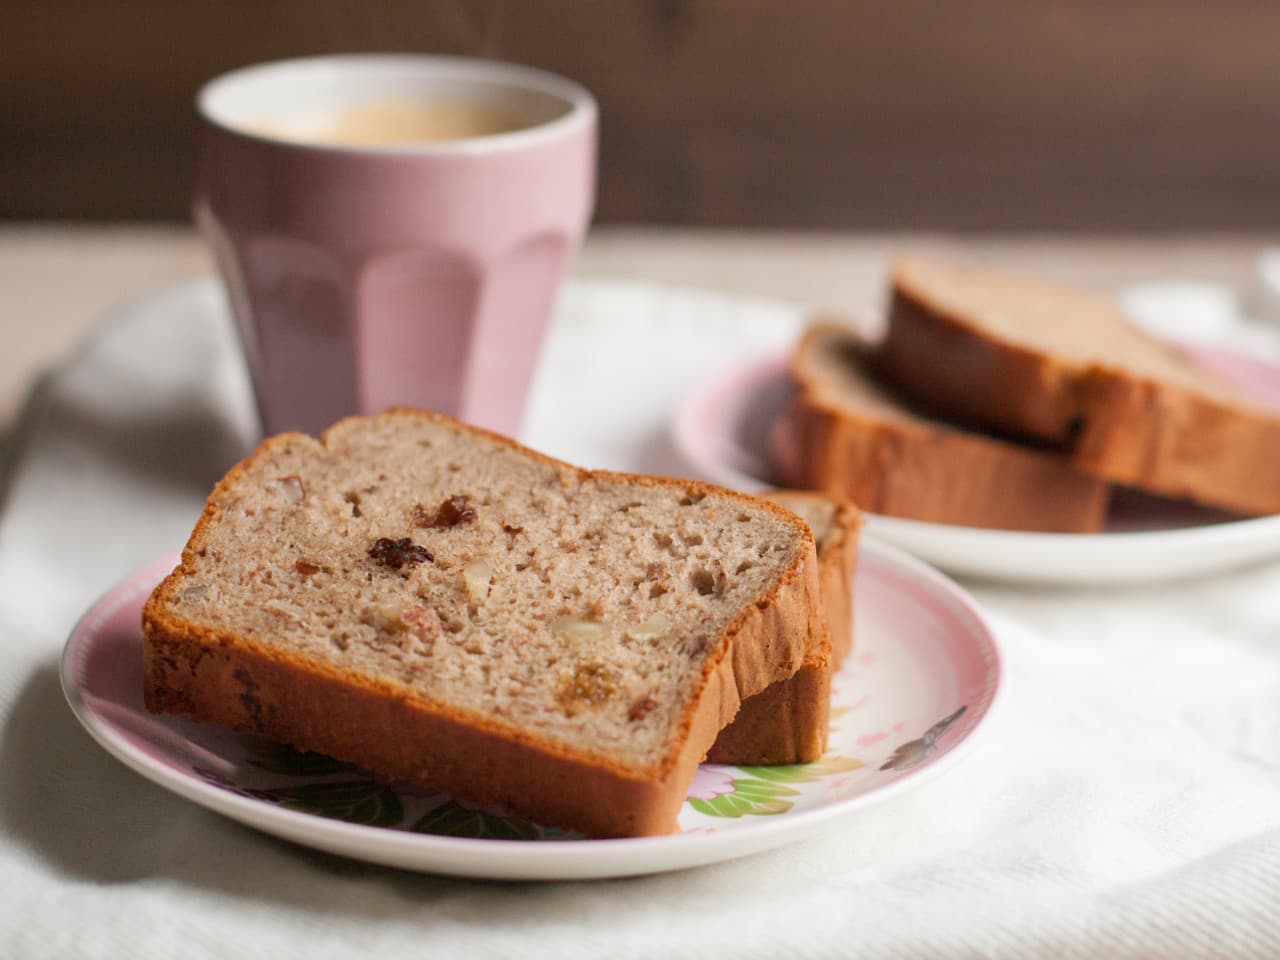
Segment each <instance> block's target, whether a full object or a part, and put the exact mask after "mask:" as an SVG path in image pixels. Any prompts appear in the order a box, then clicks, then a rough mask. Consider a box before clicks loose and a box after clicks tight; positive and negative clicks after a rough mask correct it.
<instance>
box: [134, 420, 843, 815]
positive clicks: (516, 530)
mask: <svg viewBox="0 0 1280 960" xmlns="http://www.w3.org/2000/svg"><path fill="white" fill-rule="evenodd" d="M824 629H825V626H824V621H823V617H822V614H821V610H820V607H819V594H818V577H817V569H816V558H815V553H814V546H813V538H812V534H811V533H810V531H809V529H808V527H807V526H806V525H805V524H804V522H803V521H802V520H800V519H799V518H798V517H796V516H794V515H793V514H791V513H789V512H788V511H786V510H783V509H782V508H780V507H777V506H775V505H773V504H769V503H766V502H763V501H761V500H758V499H755V498H751V497H746V496H743V495H740V494H734V493H731V492H729V491H725V490H720V489H718V488H714V487H710V486H707V485H703V484H698V483H692V482H678V481H669V480H660V479H655V478H649V477H635V476H626V475H619V474H610V473H600V472H591V471H585V470H579V469H576V468H573V467H570V466H567V465H565V464H563V463H560V462H557V461H555V460H551V459H549V458H547V457H543V456H541V455H539V454H536V453H534V452H532V451H530V450H528V449H526V448H523V447H520V446H518V445H516V444H514V443H512V442H511V441H508V440H506V439H504V438H501V437H497V436H495V435H492V434H489V433H486V432H483V431H479V430H475V429H472V428H469V427H466V426H465V425H463V424H460V423H458V422H456V421H453V420H450V419H448V418H445V417H440V416H435V415H429V414H421V413H415V412H410V411H398V412H393V413H389V414H384V415H382V416H380V417H376V418H354V419H351V420H347V421H343V422H342V423H340V424H338V425H337V426H335V427H334V428H333V429H331V430H330V431H329V432H328V433H326V434H325V436H324V438H323V439H322V440H320V441H317V440H315V439H313V438H311V437H306V436H302V435H300V434H286V435H283V436H280V437H276V438H273V439H271V440H268V441H267V442H266V443H264V444H263V446H262V447H261V448H259V450H258V451H257V452H256V453H255V454H254V455H253V456H252V457H250V458H249V459H248V460H247V461H245V462H244V463H243V464H241V465H240V466H238V467H237V468H235V469H234V470H232V471H231V473H229V474H228V475H227V477H225V478H224V479H223V480H222V482H221V483H219V484H218V486H217V488H216V489H215V490H214V492H213V494H212V495H211V497H210V499H209V502H208V505H207V506H206V508H205V511H204V515H203V517H202V518H201V520H200V522H199V524H198V525H197V526H196V529H195V531H194V532H193V534H192V536H191V539H190V541H189V542H188V544H187V547H186V549H185V550H184V551H183V556H182V562H181V565H180V566H179V567H178V568H177V570H175V571H174V573H173V574H172V575H171V576H169V577H168V578H167V579H166V580H165V581H164V582H163V583H162V584H161V585H160V586H159V587H158V588H157V590H156V591H155V593H154V594H153V595H152V597H151V599H150V600H149V601H148V603H147V605H146V608H145V611H144V638H145V643H144V650H145V665H144V666H145V669H144V676H145V694H146V701H147V705H148V707H149V708H150V709H152V710H154V711H160V712H170V713H181V714H187V715H189V716H191V717H193V718H195V719H196V720H203V721H213V722H217V723H223V724H228V725H231V726H234V727H237V728H240V729H246V730H251V731H254V732H257V733H260V734H264V735H266V736H268V737H271V738H274V739H277V740H280V741H283V742H285V743H289V744H292V745H293V746H295V747H298V748H300V749H307V750H316V751H320V752H323V753H327V754H330V755H332V756H334V757H338V758H340V759H343V760H347V761H350V762H353V763H357V764H360V765H362V766H365V767H368V768H370V769H373V770H376V771H380V772H383V773H386V774H390V775H392V776H396V777H402V778H405V779H408V780H412V781H415V782H419V783H423V784H426V785H428V786H431V787H435V788H437V789H441V790H444V791H447V792H450V793H452V794H454V795H456V796H458V797H460V798H463V799H467V800H471V801H474V802H478V803H484V804H496V805H500V806H503V807H506V808H508V809H509V810H511V811H512V812H514V813H516V814H518V815H521V816H524V817H527V818H529V819H532V820H535V821H538V822H542V823H546V824H550V825H557V826H562V827H566V828H570V829H575V830H580V831H582V832H584V833H586V834H588V835H591V836H599V837H607V836H634V835H644V834H655V833H665V832H669V831H671V830H673V829H675V827H676V816H677V813H678V812H679V810H680V807H681V805H682V803H683V800H684V796H685V792H686V790H687V788H688V785H689V782H690V780H691V778H692V776H693V772H694V770H695V769H696V767H697V764H698V762H699V760H700V759H701V758H702V757H703V755H704V754H705V753H706V751H707V750H708V749H709V748H710V747H711V745H712V743H713V742H714V740H715V738H716V736H717V734H718V732H719V731H720V729H721V728H722V727H723V726H725V725H726V724H727V723H728V722H729V721H730V720H731V719H732V718H733V717H734V715H735V714H736V713H737V711H738V708H739V705H740V703H741V701H742V700H743V699H744V698H746V697H750V696H753V695H755V694H758V693H760V692H761V691H763V690H765V689H766V688H767V687H769V686H770V684H772V683H774V682H776V681H778V680H782V679H786V678H788V677H791V676H792V675H793V674H794V673H795V671H796V670H797V669H798V668H799V667H800V666H801V664H802V662H803V661H804V659H805V657H806V656H807V655H808V652H809V650H810V649H811V647H812V645H813V642H814V637H815V636H819V635H820V634H821V632H822V631H823V630H824Z"/></svg>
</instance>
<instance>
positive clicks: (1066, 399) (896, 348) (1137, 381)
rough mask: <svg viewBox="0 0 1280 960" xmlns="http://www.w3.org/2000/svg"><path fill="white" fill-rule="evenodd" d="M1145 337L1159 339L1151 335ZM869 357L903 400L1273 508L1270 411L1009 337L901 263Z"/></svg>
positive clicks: (1129, 475) (1088, 458)
mask: <svg viewBox="0 0 1280 960" xmlns="http://www.w3.org/2000/svg"><path fill="white" fill-rule="evenodd" d="M1117 322H1119V321H1117ZM1151 349H1152V350H1166V351H1167V350H1168V348H1167V347H1164V346H1163V345H1161V344H1160V343H1159V342H1158V341H1154V340H1152V341H1151ZM877 360H878V363H879V365H880V367H881V369H882V370H883V371H884V372H885V374H886V375H887V376H888V377H889V378H890V379H891V380H893V381H894V382H895V383H896V384H898V385H899V386H900V387H901V388H902V389H903V390H904V391H906V392H907V393H908V394H910V396H911V397H912V398H913V400H916V401H918V402H920V403H922V404H925V405H926V406H927V407H928V408H930V409H933V410H936V411H938V412H940V413H943V414H945V415H946V416H948V417H951V418H954V419H957V420H959V421H962V422H967V423H971V424H975V425H980V426H984V427H987V428H991V429H996V430H1002V431H1005V432H1008V433H1010V434H1013V435H1016V436H1021V437H1027V438H1031V439H1035V440H1038V441H1041V442H1044V443H1048V444H1051V445H1054V446H1056V447H1058V448H1060V449H1062V450H1063V451H1065V452H1066V453H1067V454H1068V456H1069V457H1070V459H1071V462H1072V463H1073V464H1074V465H1075V466H1076V467H1078V468H1079V469H1080V470H1082V471H1085V472H1087V473H1089V474H1091V475H1094V476H1097V477H1100V478H1103V479H1106V480H1109V481H1112V482H1115V483H1122V484H1127V485H1130V486H1135V487H1140V488H1142V489H1144V490H1147V491H1149V492H1152V493H1158V494H1163V495H1165V496H1172V497H1181V498H1186V499H1191V500H1196V501H1198V502H1201V503H1204V504H1208V505H1211V506H1216V507H1221V508H1225V509H1228V510H1235V511H1238V512H1241V513H1275V512H1280V416H1276V415H1275V414H1272V413H1270V412H1269V411H1267V410H1264V409H1262V408H1261V407H1258V406H1255V405H1250V404H1249V403H1247V402H1245V401H1243V400H1241V401H1240V402H1232V401H1231V400H1230V399H1229V398H1225V397H1222V396H1216V395H1214V394H1212V393H1211V392H1208V391H1198V390H1196V389H1194V388H1192V387H1189V386H1186V385H1182V384H1178V383H1175V382H1172V381H1165V380H1162V379H1158V378H1151V377H1143V376H1138V375H1135V374H1133V373H1131V372H1129V371H1126V370H1125V369H1123V368H1122V367H1120V366H1118V365H1117V366H1110V365H1103V364H1089V365H1082V364H1079V363H1072V362H1069V361H1064V360H1061V359H1059V358H1057V357H1055V356H1054V355H1053V354H1052V353H1049V352H1046V351H1044V350H1032V349H1028V348H1026V347H1023V346H1020V345H1018V344H1014V343H1010V342H1008V341H1006V340H1003V339H1001V338H1000V337H999V336H997V335H995V334H993V333H991V332H990V331H988V330H986V329H985V328H984V326H983V324H982V320H981V318H980V317H970V316H965V315H960V314H956V313H954V312H952V311H950V310H948V309H947V307H946V306H945V305H944V304H940V303H937V302H935V301H934V299H933V298H931V296H930V291H929V290H928V289H927V286H926V285H924V284H917V283H914V282H913V281H912V278H911V274H910V271H908V270H904V269H903V268H902V267H901V266H900V267H899V268H898V269H897V270H896V271H895V273H894V291H893V300H892V306H891V309H890V318H889V327H888V332H887V335H886V338H885V340H884V343H883V345H882V346H881V348H880V350H879V352H878V355H877Z"/></svg>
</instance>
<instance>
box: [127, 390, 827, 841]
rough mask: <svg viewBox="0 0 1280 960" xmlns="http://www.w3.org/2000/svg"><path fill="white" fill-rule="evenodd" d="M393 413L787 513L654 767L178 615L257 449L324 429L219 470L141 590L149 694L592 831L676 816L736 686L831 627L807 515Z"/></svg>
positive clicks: (643, 480)
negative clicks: (177, 600) (163, 566)
mask: <svg viewBox="0 0 1280 960" xmlns="http://www.w3.org/2000/svg"><path fill="white" fill-rule="evenodd" d="M387 415H388V414H384V416H387ZM389 415H392V416H415V417H416V416H420V417H426V418H428V419H431V420H433V421H435V422H437V423H443V424H445V425H448V426H451V427H452V428H453V429H456V430H459V431H464V432H467V433H482V434H484V435H486V436H489V437H491V438H494V439H496V440H497V441H498V442H501V443H503V444H505V445H508V446H510V447H511V448H513V449H515V450H517V451H519V452H521V453H522V454H524V455H527V456H529V457H532V458H535V459H538V460H541V461H543V462H545V463H549V464H552V465H554V466H556V467H557V468H559V469H561V470H564V471H569V472H572V473H573V474H575V475H576V476H578V477H579V478H581V479H583V480H588V479H593V478H594V479H621V480H623V481H625V482H631V483H636V484H638V485H642V486H668V485H669V486H679V487H680V488H681V489H683V490H692V491H694V492H700V493H704V494H710V493H715V494H716V495H717V496H727V497H730V498H734V499H740V500H743V501H744V502H747V503H750V504H752V505H753V507H754V508H758V507H759V506H760V505H761V504H762V503H764V505H765V507H766V508H767V509H769V510H771V511H773V512H775V514H776V515H777V516H779V517H780V518H782V519H784V520H785V522H786V523H787V524H788V525H789V526H791V527H792V529H793V530H794V531H795V533H796V535H797V537H798V538H800V540H801V542H802V543H803V545H804V548H803V549H802V552H801V553H800V555H799V556H798V557H797V559H796V561H795V562H794V563H793V564H792V566H791V567H790V568H789V569H788V570H787V571H786V572H785V573H784V575H783V576H782V577H781V578H779V580H778V582H777V583H776V584H775V585H774V587H773V588H772V589H771V590H770V591H769V592H768V593H766V594H765V595H763V596H761V597H760V598H759V599H758V600H757V601H756V603H754V604H753V605H751V606H749V607H747V608H746V609H744V610H743V611H742V612H741V613H740V614H739V616H738V617H737V618H736V619H735V620H734V622H733V623H731V624H730V626H729V627H728V628H727V629H726V630H725V632H724V634H723V636H722V637H721V639H720V642H719V643H718V645H717V646H716V648H715V650H714V651H713V652H712V653H711V655H710V656H708V658H707V661H706V665H705V667H704V671H703V675H702V682H701V686H700V693H699V695H698V696H696V697H694V698H691V700H690V701H689V703H688V704H687V707H686V710H685V713H684V715H683V717H682V718H681V722H680V723H679V725H678V732H677V734H676V736H674V737H673V739H672V741H671V744H670V747H669V749H668V751H667V753H666V754H665V756H664V757H663V758H662V760H661V762H660V763H658V764H656V765H655V766H653V767H652V768H647V769H637V768H629V767H627V766H626V765H625V764H622V763H620V762H616V761H614V760H611V759H610V758H608V757H604V756H601V755H598V754H593V753H588V752H586V751H584V750H578V749H574V748H573V747H571V746H568V745H565V744H561V743H558V742H555V741H553V740H551V739H549V738H546V737H541V736H539V735H537V734H534V733H531V732H528V731H525V730H521V729H519V728H517V727H515V726H513V725H510V724H507V723H504V722H502V721H499V720H497V719H494V718H490V717H483V716H479V715H476V714H473V713H470V712H468V711H464V710H462V709H460V708H455V707H452V706H450V705H448V704H443V703H439V702H434V701H432V700H429V699H427V698H425V697H424V696H422V695H421V694H419V693H417V692H415V691H414V690H412V689H410V688H408V687H403V686H400V685H397V684H393V683H390V682H387V681H382V680H378V679H376V678H373V677H368V676H362V675H357V674H355V673H351V674H343V673H339V672H337V671H335V670H334V669H333V668H332V667H331V666H329V665H327V664H325V663H321V662H318V661H312V660H310V659H305V658H302V657H300V656H297V655H293V654H291V653H290V652H288V651H281V650H276V649H271V650H267V649H261V648H258V647H255V646H253V645H252V644H251V643H249V642H248V641H246V640H245V639H243V638H240V637H236V636H233V635H228V634H225V633H220V632H217V631H213V630H209V629H206V628H203V627H201V626H200V625H198V624H192V623H188V622H185V621H183V620H182V619H181V618H180V617H178V616H176V615H175V614H174V613H173V610H174V606H173V604H172V600H173V597H174V595H175V591H176V590H177V589H178V587H179V585H180V584H181V582H182V580H183V578H184V576H186V575H187V574H188V573H189V572H190V571H191V570H192V569H193V566H194V561H195V559H196V555H197V553H198V551H199V550H200V549H201V548H202V545H203V543H204V539H205V535H206V531H207V530H208V528H209V527H210V525H211V524H212V523H213V521H214V519H215V518H216V514H217V506H216V504H217V502H218V500H219V498H220V496H221V495H222V494H224V493H226V492H227V491H228V490H230V489H231V488H232V487H234V486H235V484H236V483H237V482H238V480H239V478H240V477H241V476H242V475H243V474H244V472H245V470H246V469H247V467H248V465H249V464H251V463H253V462H254V461H255V460H256V459H257V458H261V457H266V456H268V455H270V453H271V451H272V449H273V448H274V445H276V444H279V443H283V442H311V443H314V442H316V441H314V440H311V438H305V437H301V436H300V435H297V434H292V435H283V437H281V438H273V439H270V440H267V441H265V442H264V443H263V444H262V445H261V446H260V447H259V448H258V450H257V451H255V452H254V453H253V454H252V455H251V456H250V457H249V458H248V460H246V461H245V462H244V463H241V464H239V465H237V466H236V467H234V468H233V469H232V470H231V471H230V472H229V473H228V474H227V475H226V476H225V477H224V478H223V479H222V480H221V481H220V482H219V484H218V485H217V487H216V488H215V490H214V492H213V494H212V495H211V496H210V499H209V501H208V503H207V504H206V506H205V510H204V512H203V514H202V515H201V517H200V520H199V522H198V523H197V524H196V527H195V530H194V531H193V532H192V535H191V538H190V540H189V541H188V543H187V546H186V548H185V549H184V550H183V556H182V561H181V562H180V564H179V565H178V567H177V568H176V569H175V570H174V572H173V573H172V574H170V575H169V576H168V577H167V578H166V579H165V580H164V582H162V583H161V584H160V586H159V587H157V588H156V590H155V592H154V593H153V594H152V595H151V597H150V599H149V600H148V601H147V604H146V606H145V608H144V611H143V635H144V649H145V654H144V657H145V673H144V682H145V695H146V700H147V705H148V707H149V708H150V709H152V710H155V711H160V712H167V713H182V714H187V715H189V716H191V717H193V718H194V719H196V720H207V721H212V722H217V723H224V724H231V725H234V726H237V727H239V728H241V729H248V730H253V731H256V732H259V733H262V734H264V735H266V736H270V737H273V738H276V739H279V740H282V741H284V742H287V743H290V744H292V745H294V746H297V747H300V748H304V749H312V750H317V751H320V752H323V753H328V754H330V755H333V756H335V757H338V758H339V759H343V760H348V761H351V762H354V763H358V764H361V765H363V766H367V767H370V768H372V769H377V770H381V771H384V772H387V773H391V774H394V775H397V776H402V777H406V778H408V779H412V780H415V781H419V782H425V783H428V784H429V785H431V786H432V787H434V788H437V789H440V790H443V791H446V792H449V793H453V794H455V795H457V796H459V797H462V798H464V799H470V800H474V801H476V802H481V803H501V804H503V805H505V806H507V807H509V808H510V809H511V810H512V811H513V812H515V813H517V814H520V815H523V816H527V817H529V818H531V819H534V820H539V821H541V822H545V823H551V824H555V825H559V826H564V827H567V828H569V829H575V830H580V831H582V832H583V833H586V834H587V835H589V836H599V837H607V836H639V835H647V834H657V833H667V832H671V831H673V830H675V829H676V817H677V815H678V813H679V810H680V807H681V804H682V803H683V800H684V795H685V791H686V789H687V787H688V783H689V780H690V779H691V778H692V776H693V772H694V769H695V768H696V766H697V764H698V762H699V761H700V759H701V758H702V756H703V755H704V754H705V753H706V751H707V750H708V749H709V748H710V746H711V744H712V743H713V741H714V740H715V737H716V734H717V732H718V731H719V730H720V729H721V727H723V726H724V725H726V724H727V723H728V722H729V721H730V720H731V719H732V718H733V716H734V715H735V714H736V713H737V711H738V707H739V704H740V702H741V699H742V698H743V697H749V696H752V695H754V694H756V693H759V692H761V691H763V690H764V689H766V688H767V687H768V686H769V685H770V684H772V683H774V682H776V681H778V680H780V679H783V678H786V677H789V676H791V675H792V674H794V673H795V671H796V670H797V669H798V668H799V666H800V665H801V663H802V662H803V661H804V659H805V657H806V655H807V652H808V650H809V649H810V646H811V644H812V637H813V636H814V635H816V634H819V633H821V632H822V631H823V630H824V629H825V626H824V623H823V620H822V613H821V609H820V598H819V590H818V573H817V561H816V555H815V549H814V546H813V538H812V535H811V534H810V533H809V530H808V527H807V526H805V524H804V523H803V522H802V521H800V520H799V519H798V518H796V517H794V516H793V515H792V514H790V513H789V512H788V511H785V510H783V509H782V508H781V507H777V506H776V505H773V504H768V503H767V502H762V501H759V500H756V499H755V498H750V497H746V496H745V495H743V494H737V493H733V492H731V491H725V490H722V489H720V488H717V487H712V486H711V485H709V484H701V483H695V482H692V481H683V480H681V481H675V480H662V479H657V478H653V477H643V476H629V475H624V474H613V473H604V472H598V471H589V470H581V469H579V468H576V467H571V466H569V465H567V464H563V463H561V462H559V461H556V460H553V459H551V458H549V457H546V456H544V455H542V454H539V453H536V452H534V451H531V450H528V449H527V448H524V447H522V446H520V445H519V444H516V443H514V442H513V441H511V440H508V439H506V438H503V437H498V436H497V435H496V434H491V433H488V432H486V431H476V430H474V428H471V427H468V426H465V425H463V424H461V423H459V422H458V421H455V420H453V419H451V418H449V417H444V416H441V415H438V414H428V413H421V412H416V411H404V410H400V411H394V412H392V413H391V414H389ZM343 424H346V425H348V426H349V425H350V424H349V423H348V421H344V422H343ZM343 424H339V425H336V426H335V427H334V428H332V429H338V428H339V427H341V426H343ZM330 432H332V430H331V431H330ZM326 436H328V433H327V434H326ZM320 442H323V440H322V441H320Z"/></svg>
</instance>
